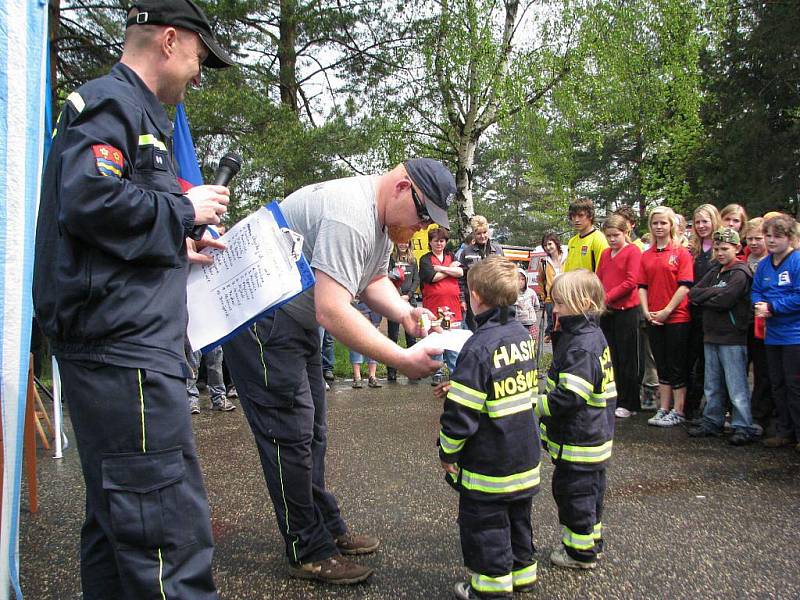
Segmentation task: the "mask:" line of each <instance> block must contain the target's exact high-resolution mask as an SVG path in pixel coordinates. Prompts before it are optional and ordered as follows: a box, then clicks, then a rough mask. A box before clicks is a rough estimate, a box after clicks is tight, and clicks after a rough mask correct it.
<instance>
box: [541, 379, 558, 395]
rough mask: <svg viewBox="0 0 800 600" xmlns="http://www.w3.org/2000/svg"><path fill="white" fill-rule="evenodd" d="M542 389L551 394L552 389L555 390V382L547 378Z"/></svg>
mask: <svg viewBox="0 0 800 600" xmlns="http://www.w3.org/2000/svg"><path fill="white" fill-rule="evenodd" d="M544 389H545V391H546V392H552V391H553V390H554V389H556V382H555V381H553V380H552V379H550V378H549V377H548V378H547V380H546V381H545V384H544Z"/></svg>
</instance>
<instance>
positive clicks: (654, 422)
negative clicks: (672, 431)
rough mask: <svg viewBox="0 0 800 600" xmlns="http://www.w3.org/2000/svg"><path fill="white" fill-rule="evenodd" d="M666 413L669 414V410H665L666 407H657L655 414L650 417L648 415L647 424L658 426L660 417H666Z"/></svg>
mask: <svg viewBox="0 0 800 600" xmlns="http://www.w3.org/2000/svg"><path fill="white" fill-rule="evenodd" d="M668 414H669V412H667V410H666V409H664V408H659V409H658V410H657V411H656V414H654V415H653V416H652V417H650V418H649V419H647V424H648V425H655V426H658V424H659V423H660V422H661V419H663V418H664V417H666V416H667V415H668Z"/></svg>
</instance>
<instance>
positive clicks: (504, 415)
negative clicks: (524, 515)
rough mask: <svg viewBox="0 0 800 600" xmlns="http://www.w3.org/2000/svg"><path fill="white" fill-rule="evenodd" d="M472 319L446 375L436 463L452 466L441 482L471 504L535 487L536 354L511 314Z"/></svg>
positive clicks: (537, 455)
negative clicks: (470, 332)
mask: <svg viewBox="0 0 800 600" xmlns="http://www.w3.org/2000/svg"><path fill="white" fill-rule="evenodd" d="M503 312H505V313H506V316H507V320H505V319H504V315H503V314H501V310H500V309H499V308H495V309H492V310H488V311H486V312H484V313H481V314H480V315H477V317H476V319H477V322H478V329H477V330H476V331H475V333H474V335H472V337H470V338H469V340H467V343H466V344H464V347H463V348H462V350H461V353H460V354H459V356H458V362H457V364H456V369H455V372H454V373H453V375H452V376H451V387H450V391H449V392H448V393H447V397H446V398H445V401H444V412H443V414H442V417H441V425H442V427H441V431H440V433H439V457H440V458H441V460H443V461H444V462H448V463H456V464H457V466H458V468H459V471H458V475H457V476H453V475H448V476H447V481H448V483H450V485H452V486H453V487H454V488H455V489H456V490H458V491H459V492H461V493H462V494H467V495H468V496H470V497H472V498H475V499H504V500H505V499H508V500H514V499H518V498H524V497H527V496H532V495H534V494H535V493H536V492H537V491H538V488H539V459H540V446H539V436H538V435H537V423H536V417H535V415H534V413H533V398H534V394H535V392H536V362H535V361H536V356H535V355H536V353H535V349H534V342H533V341H532V340H531V337H530V335H529V334H528V331H527V329H525V327H523V326H522V324H520V323H519V322H518V321H515V320H514V308H513V307H510V308H508V309H505V310H504V311H503Z"/></svg>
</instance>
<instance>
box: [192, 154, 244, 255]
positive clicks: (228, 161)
mask: <svg viewBox="0 0 800 600" xmlns="http://www.w3.org/2000/svg"><path fill="white" fill-rule="evenodd" d="M241 168H242V157H241V156H239V155H238V154H236V152H228V153H227V154H226V155H225V156H223V157H222V158H221V159H220V161H219V164H218V165H217V172H216V173H214V185H224V186H225V187H227V186H228V184H229V183H230V181H231V179H233V176H234V175H236V174H237V173H238V172H239V169H241ZM205 232H206V226H205V225H195V226H194V227H193V228H192V235H191V236H189V237H191V238H192V239H193V240H199V239H200V238H202V237H203V234H204V233H205Z"/></svg>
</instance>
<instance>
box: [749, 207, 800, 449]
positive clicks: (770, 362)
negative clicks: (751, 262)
mask: <svg viewBox="0 0 800 600" xmlns="http://www.w3.org/2000/svg"><path fill="white" fill-rule="evenodd" d="M764 238H765V241H766V243H767V250H768V251H769V254H770V255H769V257H768V258H766V259H764V260H762V261H761V262H760V263H758V268H756V272H755V275H753V290H752V294H751V300H752V302H753V308H754V310H755V314H756V317H764V318H766V323H767V333H766V336H765V337H764V346H765V348H766V350H767V368H768V369H769V381H770V384H771V385H772V397H773V398H774V400H775V408H776V409H777V413H778V419H777V422H776V431H775V435H774V436H772V437H770V438H767V439H766V440H764V445H765V446H767V447H769V448H778V447H780V446H788V445H790V444H793V443H796V442H798V441H800V252H798V251H797V250H795V249H794V247H795V245H796V244H797V241H798V233H797V223H796V222H795V220H794V219H793V218H792V217H790V216H788V215H784V214H779V215H777V216H774V217H771V218H769V219H767V220H766V221H764ZM795 450H797V451H798V452H800V444H797V445H796V446H795Z"/></svg>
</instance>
